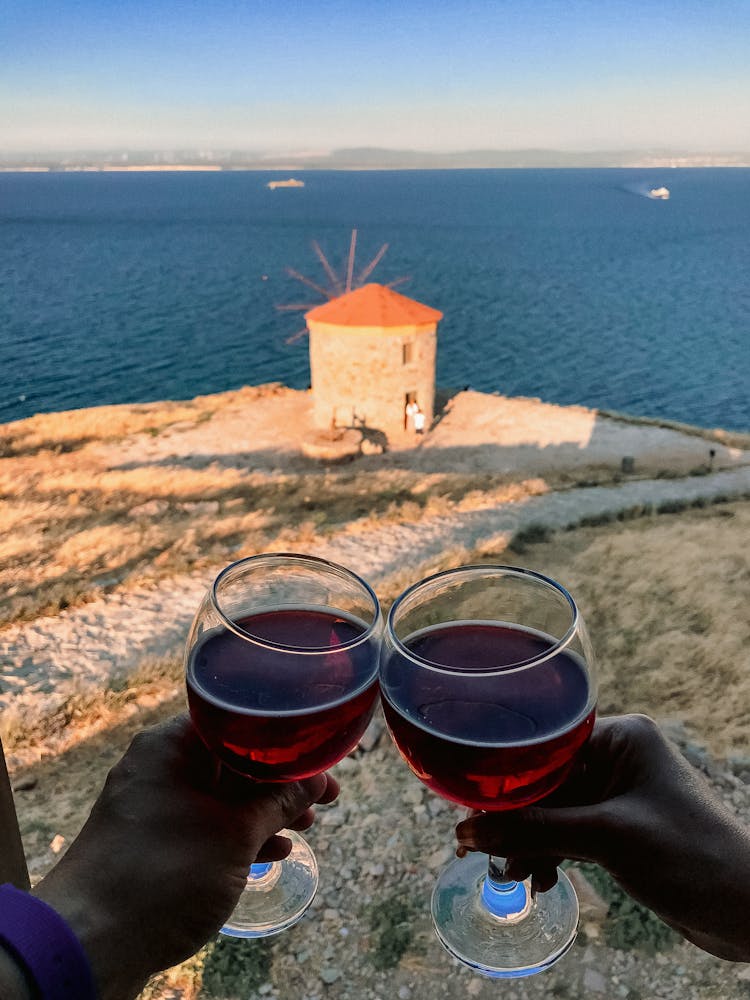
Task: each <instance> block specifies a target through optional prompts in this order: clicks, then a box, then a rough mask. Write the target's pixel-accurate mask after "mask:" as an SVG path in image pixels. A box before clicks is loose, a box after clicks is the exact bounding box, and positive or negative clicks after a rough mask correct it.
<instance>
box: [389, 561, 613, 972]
mask: <svg viewBox="0 0 750 1000" xmlns="http://www.w3.org/2000/svg"><path fill="white" fill-rule="evenodd" d="M380 685H381V692H382V697H383V708H384V711H385V717H386V721H387V723H388V727H389V729H390V731H391V735H392V737H393V740H394V742H395V744H396V746H397V747H398V749H399V751H400V752H401V755H402V756H403V757H404V759H405V760H406V762H407V763H408V764H409V766H410V767H411V769H412V770H413V771H414V773H415V774H416V775H417V777H418V778H420V779H421V780H422V781H423V782H424V783H425V784H426V785H427V786H428V787H429V788H431V789H432V790H433V791H435V792H437V793H438V794H439V795H441V796H443V797H444V798H446V799H449V800H451V801H453V802H457V803H460V804H461V805H464V806H467V807H469V808H471V809H476V810H483V811H491V812H497V811H500V810H506V809H518V808H520V807H522V806H525V805H529V804H530V803H532V802H536V801H538V800H539V799H541V798H542V797H543V796H545V795H547V794H549V793H550V792H552V791H553V790H554V789H555V788H557V787H558V786H559V785H560V784H561V783H562V782H563V780H564V779H565V777H566V776H567V774H568V772H569V771H570V768H571V766H572V764H573V760H574V758H575V755H576V753H577V751H578V750H579V749H580V748H581V746H582V745H583V744H584V743H585V741H586V739H587V738H588V736H589V734H590V732H591V729H592V727H593V724H594V714H595V705H596V686H595V682H594V674H593V657H592V654H591V647H590V645H589V640H588V637H587V635H586V630H585V628H584V625H583V621H582V620H581V616H580V614H579V612H578V609H577V607H576V605H575V602H574V601H573V599H572V597H571V596H570V594H568V592H567V591H566V590H565V589H564V588H563V587H561V586H560V585H559V584H558V583H555V582H554V581H553V580H550V579H549V578H547V577H544V576H542V575H540V574H538V573H533V572H531V571H530V570H524V569H519V568H516V567H511V566H491V565H486V566H481V565H480V566H466V567H461V568H459V569H455V570H449V571H448V572H445V573H439V574H437V575H436V576H432V577H429V578H428V579H426V580H423V581H422V582H421V583H418V584H416V585H415V586H414V587H411V588H410V589H409V590H407V591H405V592H404V593H403V594H402V595H401V596H400V597H399V598H398V599H397V600H396V601H395V603H394V604H393V607H392V608H391V611H390V614H389V616H388V622H387V626H386V632H385V642H384V650H383V657H382V665H381V675H380ZM504 866H505V859H502V858H492V857H491V858H490V859H489V864H488V862H487V857H486V856H484V857H483V856H482V855H481V854H471V855H469V856H467V857H465V858H462V859H457V860H456V861H453V862H452V863H451V864H450V865H448V867H447V868H446V869H445V870H444V871H443V872H442V874H441V875H440V876H439V878H438V882H437V884H436V886H435V890H434V892H433V896H432V917H433V921H434V924H435V929H436V931H437V934H438V937H439V938H440V941H441V942H442V944H443V945H444V946H445V948H446V949H447V950H448V951H449V952H450V953H451V954H452V955H454V956H455V957H456V958H458V959H459V960H460V961H462V962H463V963H464V964H466V965H469V966H471V967H472V968H473V969H475V970H476V971H478V972H481V973H483V974H484V975H487V976H492V977H515V976H528V975H531V974H533V973H535V972H540V971H541V970H542V969H545V968H547V967H548V966H550V965H551V964H552V963H553V962H555V961H557V960H558V959H559V958H561V957H562V955H564V954H565V952H566V951H567V950H568V948H569V947H570V945H571V944H572V943H573V940H574V938H575V935H576V927H577V922H578V902H577V899H576V896H575V892H574V891H573V887H572V885H571V884H570V881H569V880H568V879H567V878H566V876H565V875H564V873H562V872H560V873H559V879H558V883H557V885H556V886H555V888H554V889H552V890H550V891H549V892H546V893H543V894H540V895H535V894H534V893H533V892H532V890H531V885H530V883H529V882H528V881H527V882H525V883H524V882H515V881H513V880H512V879H510V878H508V877H507V876H506V875H505V872H504Z"/></svg>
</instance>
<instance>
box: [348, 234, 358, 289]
mask: <svg viewBox="0 0 750 1000" xmlns="http://www.w3.org/2000/svg"><path fill="white" fill-rule="evenodd" d="M356 246H357V230H356V229H352V241H351V243H350V244H349V264H348V266H347V269H346V290H347V292H350V291H351V290H352V275H353V274H354V249H355V247H356Z"/></svg>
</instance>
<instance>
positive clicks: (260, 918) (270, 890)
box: [221, 830, 318, 938]
mask: <svg viewBox="0 0 750 1000" xmlns="http://www.w3.org/2000/svg"><path fill="white" fill-rule="evenodd" d="M281 832H282V835H283V836H284V837H288V838H289V840H291V842H292V851H291V854H289V856H288V857H286V858H284V860H283V861H275V862H274V863H273V864H272V865H270V866H269V867H268V869H267V870H265V871H262V869H261V871H262V874H261V875H260V877H258V875H257V873H258V869H259V867H260V866H254V868H255V870H256V875H255V877H253V871H252V869H251V872H250V874H249V875H248V879H247V885H246V886H245V888H244V889H243V891H242V895H241V896H240V898H239V901H238V903H237V906H236V907H235V908H234V910H233V911H232V913H231V915H230V917H229V919H228V920H227V922H226V924H225V925H224V926H223V927H222V928H221V933H222V934H225V935H227V936H228V937H238V938H262V937H270V936H271V935H272V934H280V933H281V931H285V930H286V929H287V928H288V927H291V926H292V925H293V924H296V923H297V921H298V920H299V919H300V917H301V916H302V915H303V914H304V913H305V911H306V910H307V908H308V907H309V905H310V903H312V901H313V899H314V898H315V893H316V892H317V889H318V863H317V861H316V860H315V855H314V854H313V852H312V850H311V848H310V846H309V845H308V843H307V841H306V840H303V838H302V837H300V835H299V834H298V833H294V832H293V831H292V830H282V831H281Z"/></svg>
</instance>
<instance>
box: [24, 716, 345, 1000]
mask: <svg viewBox="0 0 750 1000" xmlns="http://www.w3.org/2000/svg"><path fill="white" fill-rule="evenodd" d="M338 791H339V788H338V783H337V782H336V781H335V779H334V778H332V777H330V776H329V775H326V774H318V775H316V776H314V777H312V778H307V779H306V780H304V781H298V782H289V783H287V784H274V785H271V784H256V783H253V782H251V781H248V780H247V779H242V778H240V777H238V776H233V775H231V774H229V773H227V772H222V774H221V780H220V781H218V782H217V781H216V770H215V765H214V761H213V759H212V757H211V755H210V754H209V752H208V751H207V750H206V748H205V747H204V746H203V744H202V743H201V741H200V739H199V738H198V736H197V734H196V732H195V730H194V729H193V727H192V725H191V723H190V720H189V718H188V717H187V716H179V717H177V718H174V719H171V720H170V721H169V722H166V723H164V724H162V725H160V726H156V727H154V728H152V729H149V730H146V731H145V732H142V733H139V734H138V735H137V736H136V737H135V739H134V740H133V742H132V743H131V745H130V747H129V749H128V751H127V752H126V754H125V755H124V757H123V758H122V759H121V760H120V762H119V763H118V764H117V765H116V766H115V767H114V768H113V769H112V771H110V773H109V776H108V778H107V781H106V784H105V786H104V789H103V791H102V793H101V795H100V796H99V798H98V799H97V801H96V803H95V804H94V807H93V809H92V811H91V815H90V816H89V818H88V820H87V822H86V824H85V826H84V827H83V829H82V831H81V833H80V834H79V836H78V837H77V838H76V839H75V841H74V842H73V843H72V844H71V846H70V848H69V850H68V851H67V853H66V854H65V856H64V857H63V858H62V859H61V861H60V862H59V863H58V864H57V866H56V867H55V868H53V869H52V871H51V872H50V873H49V874H48V875H47V876H46V877H45V878H44V879H43V880H42V881H41V882H40V883H39V884H38V885H37V886H36V888H35V890H34V894H35V895H37V896H39V897H40V898H41V899H43V900H45V901H46V902H47V903H49V904H50V905H51V906H53V907H54V908H55V909H56V910H57V911H58V913H60V914H61V915H62V916H63V917H64V918H65V919H66V920H67V922H68V923H69V924H70V926H71V927H72V928H73V930H74V931H75V932H76V934H77V935H78V937H79V939H80V941H81V943H82V944H83V946H84V949H85V950H86V953H87V954H88V956H89V960H90V962H91V965H92V970H93V973H94V978H95V979H96V982H97V985H98V988H99V992H100V995H101V998H102V1000H125V998H131V997H134V996H135V995H136V994H137V993H138V992H139V990H140V989H141V988H142V986H143V985H144V983H145V982H146V980H147V979H148V978H149V976H151V975H153V974H154V973H155V972H158V971H160V970H162V969H165V968H168V967H169V966H172V965H175V964H177V963H178V962H181V961H183V960H184V959H185V958H187V957H189V956H190V955H192V954H193V953H194V952H195V951H197V950H198V948H200V947H201V946H202V945H203V944H204V943H205V942H206V941H207V940H208V939H209V938H210V937H211V936H212V935H213V934H215V933H216V932H217V931H218V930H219V928H220V927H221V926H222V924H223V923H224V922H225V920H226V918H227V917H228V916H229V914H230V913H231V911H232V910H233V909H234V906H235V904H236V903H237V900H238V899H239V896H240V893H241V892H242V889H243V887H244V886H245V883H246V879H247V871H248V867H249V865H250V864H251V863H252V862H254V861H256V860H259V861H273V860H280V859H281V858H283V857H285V856H286V855H287V854H288V853H289V850H290V848H291V845H290V843H289V841H288V840H287V839H286V838H283V837H279V836H277V833H278V831H279V830H280V829H282V828H284V827H287V828H289V829H295V830H303V829H306V828H307V827H308V826H310V825H311V823H312V821H313V816H314V814H313V810H312V808H311V807H312V805H313V804H314V803H316V802H319V803H325V802H331V801H333V799H335V798H336V796H337V794H338Z"/></svg>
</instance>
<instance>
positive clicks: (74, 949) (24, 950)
mask: <svg viewBox="0 0 750 1000" xmlns="http://www.w3.org/2000/svg"><path fill="white" fill-rule="evenodd" d="M0 945H2V948H3V949H4V951H5V956H4V957H5V959H6V961H5V962H4V972H3V975H4V977H5V978H6V979H8V980H10V982H11V983H13V990H14V995H15V996H18V997H21V998H23V997H24V996H26V995H28V996H30V997H31V996H33V997H43V998H44V1000H97V992H96V987H95V984H94V978H93V975H92V971H91V965H90V963H89V960H88V956H87V955H86V953H85V951H84V950H83V947H82V945H81V942H80V941H79V939H78V938H77V936H76V934H75V932H74V931H73V929H72V928H71V927H70V925H69V924H68V923H67V921H66V920H65V919H64V918H63V917H62V915H61V914H60V913H59V912H58V911H57V910H56V909H54V907H52V906H50V905H49V904H48V903H46V902H45V901H43V900H41V899H39V898H37V897H35V896H33V895H32V894H31V893H28V892H25V891H22V890H20V889H17V888H16V887H15V886H13V885H10V884H9V883H6V884H5V885H2V886H0ZM8 958H10V959H11V960H12V961H13V962H14V963H15V965H16V970H15V973H14V972H13V969H12V968H11V967H10V965H9V963H8V961H7V959H8ZM19 972H20V973H22V974H23V976H25V983H24V982H23V978H19Z"/></svg>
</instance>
